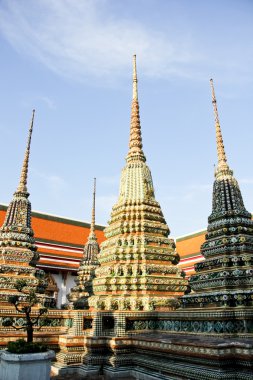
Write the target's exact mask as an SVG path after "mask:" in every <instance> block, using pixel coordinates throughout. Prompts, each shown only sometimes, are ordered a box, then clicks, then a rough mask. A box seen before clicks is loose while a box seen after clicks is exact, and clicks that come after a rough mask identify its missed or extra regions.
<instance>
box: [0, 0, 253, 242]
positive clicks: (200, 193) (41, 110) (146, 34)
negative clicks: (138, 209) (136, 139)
mask: <svg viewBox="0 0 253 380" xmlns="http://www.w3.org/2000/svg"><path fill="white" fill-rule="evenodd" d="M0 54H1V63H0V65H1V66H0V67H1V70H0V83H1V91H0V134H1V178H2V186H1V188H0V203H6V204H8V203H9V202H10V200H11V198H12V194H13V192H14V191H15V189H16V187H17V184H18V180H19V175H20V169H21V164H22V160H23V155H24V150H25V146H26V140H27V132H28V127H29V124H30V119H31V115H32V109H33V108H35V109H36V114H35V121H34V133H33V137H32V146H31V156H30V167H29V179H28V190H29V192H30V200H31V202H32V208H33V210H36V211H42V212H45V213H49V214H53V215H60V216H65V217H68V218H72V219H78V220H83V221H89V220H90V218H91V203H92V188H93V177H96V178H97V202H96V222H97V223H98V224H105V225H106V224H107V221H108V220H109V218H110V213H111V208H112V206H113V204H114V203H115V202H116V200H117V198H118V193H119V180H120V173H121V170H122V168H123V167H124V165H125V157H126V154H127V151H128V139H129V125H130V108H131V96H132V55H133V54H136V55H137V71H138V80H139V82H138V85H139V102H140V116H141V125H142V136H143V147H144V148H143V149H144V152H145V155H146V157H147V164H148V166H149V168H150V169H151V173H152V177H153V182H154V187H155V195H156V199H157V200H158V202H159V203H160V204H161V207H162V210H163V213H164V216H165V219H166V221H167V224H168V225H169V227H170V230H171V236H173V237H178V236H182V235H185V234H188V233H192V232H194V231H198V230H201V229H205V228H206V226H207V218H208V215H209V214H210V212H211V204H212V183H213V179H214V165H215V164H216V162H217V157H216V147H215V129H214V117H213V109H212V102H211V91H210V84H209V79H210V78H213V79H214V85H215V91H216V97H217V103H218V110H219V117H220V123H221V128H222V132H223V138H224V144H225V150H226V153H227V158H228V163H229V165H230V167H231V169H233V170H234V175H235V177H236V178H237V180H238V181H239V184H240V188H241V191H242V195H243V198H244V203H245V206H246V208H247V210H248V211H251V212H252V211H253V196H252V195H253V169H252V153H251V151H252V137H253V129H252V121H253V1H252V0H206V1H201V0H191V1H188V0H138V1H136V0H54V1H51V0H36V1H33V0H12V1H10V0H9V1H8V0H1V1H0Z"/></svg>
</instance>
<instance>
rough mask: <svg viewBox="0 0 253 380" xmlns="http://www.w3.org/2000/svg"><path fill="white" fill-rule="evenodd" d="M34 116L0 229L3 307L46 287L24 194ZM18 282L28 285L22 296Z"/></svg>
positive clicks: (26, 197) (48, 302)
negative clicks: (14, 187)
mask: <svg viewBox="0 0 253 380" xmlns="http://www.w3.org/2000/svg"><path fill="white" fill-rule="evenodd" d="M34 112H35V111H34V110H33V114H32V120H31V125H30V129H29V135H28V142H27V147H26V151H25V156H24V161H23V165H22V170H21V176H20V181H19V185H18V187H17V190H16V191H15V193H14V195H13V198H12V200H11V202H10V204H9V206H8V209H7V213H6V217H5V220H4V223H3V225H2V227H1V229H0V302H1V305H2V306H9V304H8V298H9V296H13V295H18V296H19V299H20V300H24V301H25V299H26V293H27V292H28V291H29V290H31V289H33V290H35V291H36V292H38V293H43V291H44V290H45V288H46V286H47V282H46V281H45V279H44V271H43V270H40V269H37V268H35V265H36V263H37V261H38V259H39V255H38V254H37V253H36V250H37V247H36V245H35V239H34V233H33V230H32V227H31V203H30V201H29V199H28V197H29V193H28V191H27V176H28V163H29V155H30V146H31V137H32V131H33V122H34ZM17 280H25V281H26V283H27V286H26V287H25V288H24V292H23V293H20V292H18V291H17V290H16V289H15V284H16V282H17ZM43 298H44V301H43V303H44V305H45V306H46V305H49V304H50V303H52V299H50V298H49V297H43Z"/></svg>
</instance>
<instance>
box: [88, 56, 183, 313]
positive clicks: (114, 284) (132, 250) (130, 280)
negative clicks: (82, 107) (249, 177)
mask: <svg viewBox="0 0 253 380" xmlns="http://www.w3.org/2000/svg"><path fill="white" fill-rule="evenodd" d="M104 233H105V237H106V240H105V241H104V242H103V243H102V244H101V252H100V255H99V262H100V264H101V266H100V267H99V268H97V269H96V277H95V278H94V280H93V291H94V295H93V296H91V297H90V298H89V305H90V307H91V310H134V311H141V310H145V311H152V310H159V311H168V310H172V309H174V308H175V307H177V305H178V301H177V297H179V296H180V295H182V294H184V291H185V289H186V285H187V281H186V280H185V279H184V273H183V272H182V271H181V270H180V269H179V268H178V267H177V266H176V264H177V263H178V261H179V255H178V254H177V252H176V250H175V244H174V241H173V239H169V238H168V235H169V233H170V230H169V228H168V226H167V224H166V221H165V219H164V216H163V213H162V210H161V207H160V205H159V203H158V202H157V201H156V199H155V194H154V186H153V181H152V176H151V172H150V169H149V167H148V166H147V164H146V157H145V155H144V152H143V149H142V135H141V124H140V115H139V101H138V90H137V72H136V56H135V55H134V57H133V100H132V111H131V126H130V141H129V151H128V154H127V157H126V166H125V167H124V169H123V170H122V174H121V180H120V194H119V198H118V201H117V203H116V204H115V205H114V206H113V209H112V213H111V219H110V221H109V225H108V227H106V229H105V230H104Z"/></svg>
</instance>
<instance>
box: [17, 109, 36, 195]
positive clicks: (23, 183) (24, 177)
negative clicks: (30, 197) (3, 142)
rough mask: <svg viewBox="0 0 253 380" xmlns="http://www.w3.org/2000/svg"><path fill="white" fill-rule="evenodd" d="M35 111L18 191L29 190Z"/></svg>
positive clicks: (24, 191)
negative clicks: (29, 164)
mask: <svg viewBox="0 0 253 380" xmlns="http://www.w3.org/2000/svg"><path fill="white" fill-rule="evenodd" d="M34 113H35V110H33V112H32V120H31V125H30V129H29V134H28V141H27V147H26V151H25V157H24V161H23V166H22V170H21V175H20V180H19V185H18V188H17V192H23V193H26V192H27V186H26V185H27V174H28V163H29V155H30V146H31V138H32V131H33V120H34Z"/></svg>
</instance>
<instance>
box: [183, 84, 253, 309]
mask: <svg viewBox="0 0 253 380" xmlns="http://www.w3.org/2000/svg"><path fill="white" fill-rule="evenodd" d="M211 87H212V101H213V106H214V114H215V128H216V142H217V153H218V165H217V169H216V172H215V181H214V186H213V205H212V213H211V215H210V216H209V218H208V228H207V234H206V240H205V242H204V243H203V244H202V246H201V253H202V255H203V256H204V257H205V259H206V260H205V261H203V262H200V263H198V264H195V270H196V275H193V276H192V277H191V278H190V286H191V288H192V290H193V291H194V292H195V293H193V294H189V295H187V296H184V297H183V299H182V303H183V305H184V306H185V307H199V306H205V307H220V306H222V307H224V306H231V307H234V306H252V305H253V221H252V220H251V214H250V213H249V212H248V211H247V210H246V209H245V207H244V203H243V199H242V195H241V192H240V188H239V185H238V182H237V181H236V179H235V178H234V176H233V172H232V170H231V169H230V168H229V166H228V164H227V159H226V154H225V149H224V145H223V139H222V134H221V128H220V122H219V117H218V111H217V105H216V98H215V93H214V88H213V82H212V80H211Z"/></svg>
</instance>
